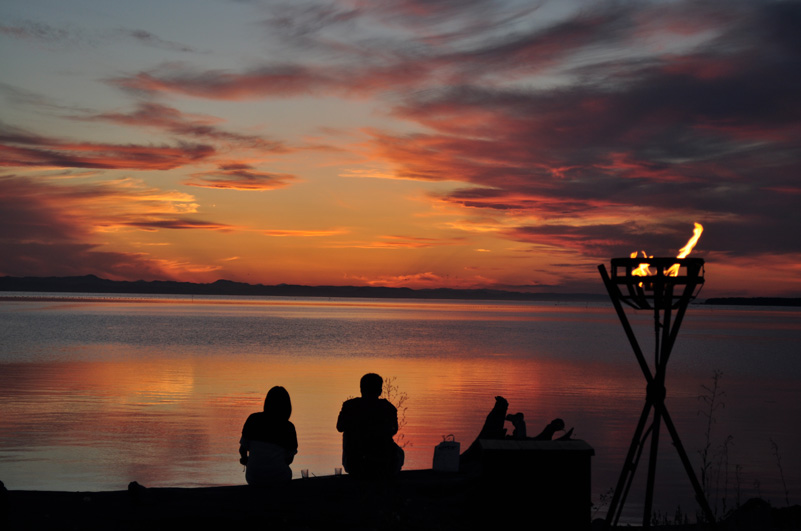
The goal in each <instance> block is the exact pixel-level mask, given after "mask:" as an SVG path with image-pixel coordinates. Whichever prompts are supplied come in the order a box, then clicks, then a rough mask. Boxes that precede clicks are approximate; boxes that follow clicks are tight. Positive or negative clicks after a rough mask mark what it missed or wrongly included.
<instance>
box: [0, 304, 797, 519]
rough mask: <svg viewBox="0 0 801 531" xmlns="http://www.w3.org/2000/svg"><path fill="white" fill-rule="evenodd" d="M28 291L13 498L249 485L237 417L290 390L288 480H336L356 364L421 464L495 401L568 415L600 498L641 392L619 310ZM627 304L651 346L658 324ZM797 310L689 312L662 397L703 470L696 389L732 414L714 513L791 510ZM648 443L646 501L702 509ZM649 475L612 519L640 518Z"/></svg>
mask: <svg viewBox="0 0 801 531" xmlns="http://www.w3.org/2000/svg"><path fill="white" fill-rule="evenodd" d="M30 295H31V296H32V297H39V298H38V299H35V298H32V299H26V300H5V301H0V411H2V414H1V415H0V480H2V481H3V482H4V483H5V485H6V486H7V487H8V488H10V489H35V490H73V491H75V490H81V491H92V490H120V489H124V488H126V486H127V484H128V482H130V481H134V480H136V481H138V482H139V483H141V484H143V485H146V486H153V487H168V486H185V487H189V486H205V485H235V484H243V483H244V473H243V467H242V466H241V465H239V463H238V453H237V448H238V440H239V435H240V432H241V429H242V424H243V422H244V420H245V418H246V417H247V416H248V414H249V413H251V412H254V411H258V410H260V409H261V405H262V402H263V400H264V395H265V393H266V391H267V390H268V389H269V388H270V387H272V386H273V385H283V386H284V387H286V388H287V390H288V391H289V393H290V395H291V397H292V401H293V414H292V421H293V422H294V423H295V426H296V428H297V432H298V439H299V444H300V448H299V453H298V455H297V457H296V459H295V462H294V464H293V465H292V469H293V473H294V475H295V477H299V476H300V470H301V469H309V470H310V472H311V473H312V474H316V475H328V474H332V473H333V470H334V467H338V466H340V450H341V435H340V434H338V433H337V432H336V429H335V423H336V417H337V414H338V412H339V408H340V405H341V403H342V401H343V400H345V399H346V398H349V397H352V396H356V395H358V383H359V378H360V377H361V375H362V374H364V373H365V372H377V373H379V374H381V375H382V376H384V377H392V378H394V380H393V381H394V383H395V384H396V385H397V388H398V389H399V390H400V392H402V393H405V395H406V396H407V397H408V399H407V401H406V406H407V407H408V409H407V410H406V414H405V426H404V427H403V429H402V435H403V436H404V440H405V441H406V442H407V446H406V455H407V458H406V467H405V468H411V469H419V468H430V466H431V459H432V455H433V448H434V446H435V445H436V444H437V443H439V442H440V441H441V440H442V437H443V436H445V435H448V434H454V436H455V437H456V440H458V441H460V442H461V443H462V449H465V448H466V447H467V446H468V445H469V444H470V442H471V441H472V440H473V439H474V438H475V437H476V435H477V434H478V431H479V429H480V427H481V424H482V423H483V420H484V418H485V416H486V414H487V412H488V411H489V409H490V408H491V407H492V405H493V403H494V396H495V395H499V394H501V395H503V396H505V397H506V398H507V399H508V400H509V402H510V412H516V411H521V412H523V413H524V414H525V417H526V420H527V423H528V431H529V434H535V433H537V432H539V431H540V429H541V428H542V427H543V426H544V425H545V424H547V423H548V422H549V421H550V420H551V419H553V418H556V417H561V418H563V419H564V420H565V422H566V424H567V426H568V427H573V428H575V432H574V437H575V438H579V439H583V440H585V441H586V442H587V443H589V444H590V445H591V446H592V447H593V448H594V449H595V452H596V455H595V457H594V458H593V461H592V474H593V493H594V502H596V503H599V502H600V495H601V494H604V493H606V492H608V491H609V489H610V488H611V487H613V486H614V485H615V483H616V481H617V476H618V474H619V471H620V468H621V466H622V463H623V457H624V453H625V451H626V450H627V449H628V446H629V443H630V441H631V436H632V434H633V431H634V427H635V425H636V422H637V419H638V417H639V414H640V412H641V410H642V406H643V403H644V397H645V381H644V379H643V376H642V373H641V372H640V369H639V367H638V365H637V363H636V361H635V358H634V355H633V353H632V351H631V347H630V346H629V344H628V342H627V340H626V338H625V334H624V332H623V329H622V327H621V326H620V323H619V321H618V318H617V315H616V314H615V313H614V310H613V309H612V306H611V304H598V303H587V304H575V303H533V302H513V303H510V302H486V301H469V302H462V301H422V302H421V301H406V300H387V299H381V300H371V299H359V300H350V299H348V300H346V299H333V300H329V299H282V298H238V299H236V300H231V299H223V298H212V297H205V298H199V297H195V298H194V299H191V298H171V297H147V298H142V297H127V296H123V295H120V296H102V300H98V299H99V297H98V296H90V295H86V296H75V295H70V296H69V297H67V296H65V295H58V294H48V297H51V298H48V299H43V298H41V297H42V294H35V295H34V294H30ZM629 315H630V318H632V320H633V322H634V325H635V328H636V332H637V334H638V338H639V339H640V341H641V344H642V345H643V350H644V351H645V352H651V348H652V347H651V346H649V345H652V343H653V341H652V336H653V321H652V317H651V315H650V314H647V313H640V312H632V313H630V314H629ZM800 317H801V311H799V310H798V309H777V308H747V309H743V308H729V307H702V306H692V307H691V308H690V309H689V310H688V313H687V317H686V318H685V321H684V324H683V326H682V330H681V332H680V334H679V337H678V341H677V344H676V347H675V349H674V353H673V356H672V358H671V361H670V364H669V367H668V378H667V389H668V398H667V407H668V410H669V411H670V413H671V416H672V418H673V421H674V423H675V424H676V426H677V429H678V432H679V434H680V436H681V439H682V442H683V443H684V445H685V448H686V449H687V451H688V453H689V454H690V459H691V460H692V461H693V464H694V466H695V467H696V469H698V467H700V466H701V458H700V455H699V450H700V449H701V448H703V447H704V445H705V444H706V440H707V439H706V436H705V433H706V427H707V425H706V419H705V417H704V416H703V415H699V414H698V412H699V410H702V409H704V402H703V401H701V400H699V398H698V397H699V395H703V394H707V392H706V391H705V390H704V389H703V388H702V386H707V387H709V386H712V385H713V378H712V377H713V374H714V373H715V371H721V372H722V377H721V378H720V379H719V381H718V383H719V385H720V388H721V390H722V391H723V393H724V394H723V395H722V396H721V398H722V401H723V403H724V404H725V407H723V408H721V409H718V410H716V411H715V413H714V420H715V421H716V422H715V423H714V424H713V426H712V431H711V436H710V442H711V444H712V447H711V448H712V450H711V451H712V455H713V461H714V464H713V466H712V471H713V472H716V474H715V480H716V481H715V482H714V485H715V493H714V494H713V498H714V499H713V500H712V501H711V503H712V504H713V505H716V506H717V508H718V511H723V510H724V506H723V499H725V500H726V508H730V507H731V506H732V504H734V503H735V502H736V501H737V499H738V497H739V499H740V501H742V502H744V501H745V500H746V499H748V498H749V497H752V496H755V495H761V496H762V497H764V498H766V499H769V500H770V501H772V502H773V503H774V504H776V505H784V503H785V497H786V492H789V494H788V495H787V497H789V501H790V503H799V502H801V457H800V456H799V452H798V449H799V448H801V422H799V419H801V386H800V385H799V383H800V382H801V359H800V358H799V345H801V319H800ZM508 427H509V428H510V431H511V426H508ZM729 436H731V438H730V439H729V442H728V444H724V443H725V441H726V440H727V438H728V437H729ZM774 443H775V446H774ZM660 449H661V454H660V461H659V468H658V470H657V482H656V485H657V487H656V497H657V500H656V509H658V510H660V511H662V512H667V513H670V514H672V513H673V512H675V509H676V507H677V506H678V505H680V506H681V507H682V509H683V510H684V512H685V513H689V514H690V515H694V514H695V511H696V507H695V504H694V502H693V493H692V489H691V487H690V484H689V481H688V479H687V478H686V475H685V473H684V471H683V469H682V468H681V467H680V465H679V461H678V458H677V456H676V452H675V450H674V448H673V447H672V446H671V444H670V438H669V437H668V435H667V433H666V432H665V431H664V429H663V431H662V436H661V438H660ZM724 449H725V451H724ZM646 468H647V467H646V465H645V462H643V463H642V464H641V465H640V469H639V470H638V473H637V481H635V485H634V487H633V489H632V493H631V494H630V496H629V501H628V503H627V504H626V508H625V512H624V519H627V520H631V521H635V522H636V521H639V519H640V518H641V516H640V514H641V513H640V511H641V509H640V507H641V504H642V498H643V494H642V490H643V489H642V487H641V485H639V484H640V483H641V481H640V480H644V477H645V474H646ZM533 479H534V478H532V480H533ZM541 480H542V478H537V481H541ZM605 512H606V511H605V510H601V511H599V513H598V514H597V516H603V515H605Z"/></svg>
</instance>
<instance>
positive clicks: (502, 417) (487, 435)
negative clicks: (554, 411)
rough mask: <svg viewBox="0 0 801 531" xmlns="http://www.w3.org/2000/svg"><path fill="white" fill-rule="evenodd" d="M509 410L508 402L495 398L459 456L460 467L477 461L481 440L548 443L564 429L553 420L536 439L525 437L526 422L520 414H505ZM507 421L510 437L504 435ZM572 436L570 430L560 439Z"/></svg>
mask: <svg viewBox="0 0 801 531" xmlns="http://www.w3.org/2000/svg"><path fill="white" fill-rule="evenodd" d="M508 409H509V402H508V401H507V400H506V399H505V398H504V397H502V396H496V397H495V405H494V406H493V407H492V410H491V411H490V412H489V414H488V415H487V420H485V421H484V426H483V427H482V428H481V431H480V432H479V434H478V437H476V440H475V441H473V444H471V445H470V446H469V447H468V448H467V450H465V451H464V452H463V453H462V455H461V456H459V463H460V465H466V464H469V463H471V462H474V461H477V460H478V458H479V455H480V453H481V444H480V443H479V440H481V439H496V440H497V439H514V440H534V441H550V440H552V439H553V436H554V434H555V433H556V432H557V431H562V430H564V429H565V422H564V421H563V420H562V419H554V420H552V421H551V423H550V424H548V425H547V426H545V429H543V430H542V432H541V433H540V434H539V435H537V436H536V437H527V436H526V421H525V419H524V417H523V414H522V413H514V414H509V415H507V414H506V411H507V410H508ZM506 420H508V421H509V422H511V423H512V425H513V426H514V428H515V429H514V432H513V433H512V435H511V436H508V435H506V428H504V421H506ZM572 434H573V429H572V428H571V429H570V431H569V432H567V434H566V435H564V436H563V437H561V438H560V440H561V439H565V440H566V439H570V436H571V435H572Z"/></svg>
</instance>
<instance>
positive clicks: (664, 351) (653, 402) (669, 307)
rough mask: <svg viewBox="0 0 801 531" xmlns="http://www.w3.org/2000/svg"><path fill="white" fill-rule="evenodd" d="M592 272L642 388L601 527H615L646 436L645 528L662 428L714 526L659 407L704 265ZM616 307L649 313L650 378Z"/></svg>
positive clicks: (626, 262) (616, 264)
mask: <svg viewBox="0 0 801 531" xmlns="http://www.w3.org/2000/svg"><path fill="white" fill-rule="evenodd" d="M642 262H648V264H649V266H650V271H649V273H648V274H647V275H646V276H637V274H635V273H634V271H636V270H637V269H638V266H639V265H640V263H642ZM674 264H679V265H680V269H679V272H678V274H676V275H675V276H671V274H670V273H669V272H668V270H669V269H670V268H671V266H674ZM654 268H655V269H656V274H652V271H653V269H654ZM598 271H599V272H600V273H601V278H602V279H603V281H604V285H605V286H606V289H607V291H608V292H609V297H610V298H611V299H612V304H613V305H614V307H615V310H616V311H617V315H618V317H619V318H620V322H621V324H622V325H623V329H624V330H625V332H626V336H627V337H628V339H629V343H631V348H632V349H633V350H634V355H635V356H636V357H637V361H638V363H639V364H640V369H642V373H643V376H645V381H646V383H647V385H646V394H645V407H644V408H643V410H642V414H641V415H640V420H639V422H638V423H637V428H636V429H635V430H634V437H633V438H632V441H631V445H630V446H629V450H628V453H627V454H626V461H625V463H624V464H623V469H622V470H621V472H620V478H619V479H618V482H617V487H616V488H615V493H614V496H613V497H612V502H611V504H610V506H609V512H608V513H607V516H606V523H607V525H617V523H618V520H619V519H620V513H621V511H622V509H623V505H624V504H625V501H626V497H627V495H628V492H629V489H630V488H631V483H632V481H633V480H634V473H635V472H636V469H637V464H638V463H639V460H640V455H641V454H642V451H643V449H644V447H645V443H646V440H647V439H648V437H649V436H650V437H651V450H650V455H649V460H648V479H647V483H646V491H645V507H644V509H643V519H642V526H643V528H646V529H647V528H649V527H650V524H651V511H652V508H653V500H654V477H655V474H656V457H657V451H658V448H659V431H660V426H661V424H662V423H664V425H665V427H666V428H667V431H668V433H669V434H670V437H671V439H672V441H673V445H674V446H675V447H676V451H677V452H678V453H679V458H680V459H681V462H682V464H683V465H684V470H685V471H686V472H687V476H688V477H689V479H690V483H692V486H693V488H694V489H695V496H696V499H697V501H698V503H699V505H700V506H701V509H702V510H703V512H704V515H705V517H706V519H707V521H708V522H709V523H711V524H712V525H714V522H715V517H714V515H713V514H712V510H711V508H710V507H709V503H708V502H707V499H706V496H705V495H704V491H703V488H702V487H701V484H700V483H699V482H698V479H697V478H696V476H695V472H694V471H693V468H692V465H691V464H690V460H689V458H688V457H687V452H686V451H685V450H684V446H683V445H682V443H681V440H680V439H679V434H678V432H677V431H676V427H675V426H674V425H673V421H672V420H671V418H670V414H669V413H668V410H667V407H666V406H665V396H666V390H665V372H666V370H667V363H668V360H669V359H670V354H671V352H672V350H673V345H674V343H675V342H676V336H677V335H678V333H679V327H680V326H681V321H682V319H683V318H684V313H685V312H686V310H687V306H688V305H689V303H690V301H691V300H692V299H694V298H695V295H696V293H697V291H696V290H697V289H699V288H700V287H701V285H703V283H704V277H703V274H704V273H703V272H704V261H703V260H702V259H700V258H683V259H679V258H631V259H629V258H615V259H613V260H612V276H611V277H610V276H609V274H608V273H607V271H606V267H605V266H604V265H603V264H601V265H599V266H598ZM681 273H684V274H681ZM682 288H683V289H682ZM621 303H625V304H627V305H629V306H631V307H632V308H634V309H639V310H645V309H652V310H653V312H654V333H655V335H656V341H655V353H654V371H653V373H652V372H651V368H650V367H649V366H648V363H647V362H646V360H645V356H644V355H643V352H642V349H641V348H640V345H639V343H638V341H637V338H636V336H635V335H634V331H633V330H632V328H631V324H630V323H629V320H628V318H627V317H626V313H625V311H623V306H622V304H621ZM673 310H676V314H675V318H673ZM652 410H653V421H652V422H651V425H650V427H649V428H648V429H646V423H647V421H648V418H649V417H650V416H651V412H652Z"/></svg>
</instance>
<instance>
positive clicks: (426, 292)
mask: <svg viewBox="0 0 801 531" xmlns="http://www.w3.org/2000/svg"><path fill="white" fill-rule="evenodd" d="M4 291H6V292H8V291H27V292H58V293H122V294H143V295H144V294H151V295H153V294H158V295H229V296H230V295H234V296H273V297H362V298H393V299H473V300H560V301H604V300H608V297H607V296H606V295H600V294H580V293H579V294H556V293H523V292H517V291H504V290H493V289H451V288H436V289H411V288H388V287H376V286H301V285H292V284H278V285H274V286H265V285H263V284H247V283H244V282H232V281H230V280H218V281H216V282H212V283H211V284H197V283H194V282H175V281H164V280H153V281H144V280H137V281H135V282H130V281H124V280H107V279H104V278H100V277H97V276H95V275H84V276H79V277H0V292H4Z"/></svg>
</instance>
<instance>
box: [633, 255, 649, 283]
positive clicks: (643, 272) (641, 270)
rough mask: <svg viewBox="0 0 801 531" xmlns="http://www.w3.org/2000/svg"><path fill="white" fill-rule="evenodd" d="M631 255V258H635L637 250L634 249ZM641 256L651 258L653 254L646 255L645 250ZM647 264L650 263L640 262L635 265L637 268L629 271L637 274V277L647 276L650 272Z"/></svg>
mask: <svg viewBox="0 0 801 531" xmlns="http://www.w3.org/2000/svg"><path fill="white" fill-rule="evenodd" d="M631 257H632V258H637V251H634V252H633V253H631ZM642 257H643V258H653V256H648V255H647V254H646V253H645V251H642ZM649 266H650V264H646V263H642V264H640V265H639V266H638V267H637V269H634V270H633V271H632V272H631V274H632V275H634V276H637V277H647V276H648V275H650V274H651V270H650V269H648V267H649Z"/></svg>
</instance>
